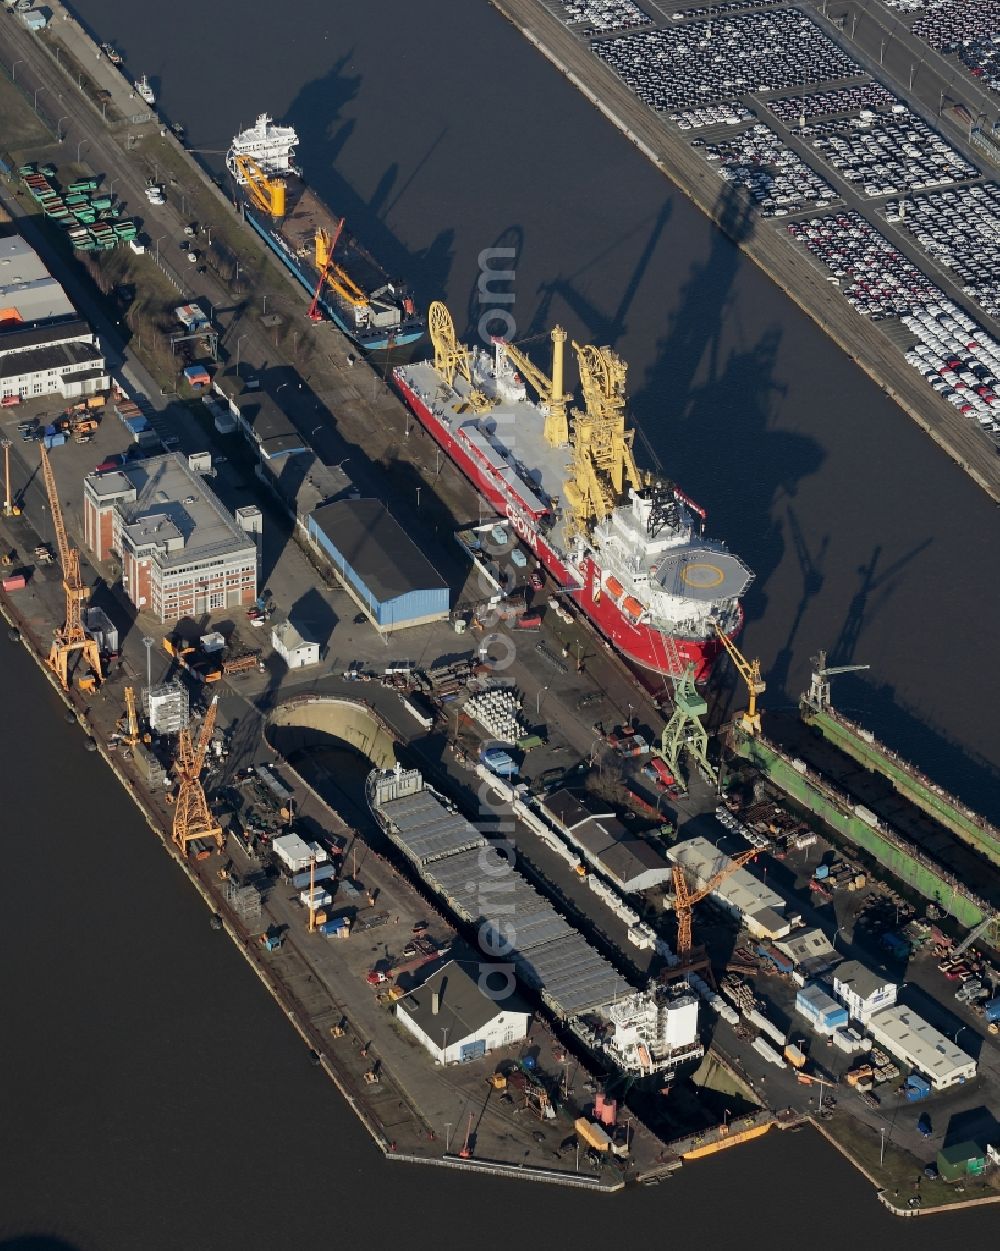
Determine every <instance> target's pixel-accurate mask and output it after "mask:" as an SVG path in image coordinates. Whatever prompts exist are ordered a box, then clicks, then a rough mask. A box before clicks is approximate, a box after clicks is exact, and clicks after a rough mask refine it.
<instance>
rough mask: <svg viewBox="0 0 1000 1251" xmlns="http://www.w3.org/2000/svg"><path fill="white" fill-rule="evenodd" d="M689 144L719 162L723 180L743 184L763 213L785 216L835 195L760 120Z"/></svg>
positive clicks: (831, 198)
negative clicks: (731, 133) (727, 135)
mask: <svg viewBox="0 0 1000 1251" xmlns="http://www.w3.org/2000/svg"><path fill="white" fill-rule="evenodd" d="M692 147H699V148H700V149H701V152H702V155H703V156H704V157H705V159H706V160H708V161H717V162H719V176H720V177H721V178H723V179H725V181H726V182H730V183H734V184H735V185H737V186H741V187H745V188H746V190H747V191H748V192H749V193H750V196H751V198H752V199H753V201H754V203H755V204H756V205H757V208H758V209H759V210H760V213H761V216H763V217H787V216H788V214H789V213H795V212H800V211H801V210H802V209H804V208H808V207H811V206H812V205H813V204H815V205H819V206H820V207H823V206H825V205H827V204H829V203H830V202H831V200H835V199H836V198H837V193H836V192H835V191H834V189H833V187H831V186H830V184H829V183H828V182H827V181H826V180H825V179H823V178H821V177H820V176H819V174H817V173H816V172H815V170H812V169H810V168H809V166H808V165H806V163H805V162H804V161H803V160H802V159H801V158H800V157H799V156H798V155H797V154H796V153H795V152H793V151H792V150H791V148H789V147H788V145H787V144H785V143H783V142H782V140H781V139H779V138H778V136H777V135H776V134H775V133H774V131H773V130H771V129H770V127H768V126H765V125H763V123H761V122H758V123H757V124H756V125H755V126H751V127H750V128H749V130H745V131H742V132H741V133H740V134H738V135H734V136H733V137H732V138H730V139H724V140H719V141H718V142H717V143H706V142H705V141H704V140H702V139H695V140H694V141H693V143H692Z"/></svg>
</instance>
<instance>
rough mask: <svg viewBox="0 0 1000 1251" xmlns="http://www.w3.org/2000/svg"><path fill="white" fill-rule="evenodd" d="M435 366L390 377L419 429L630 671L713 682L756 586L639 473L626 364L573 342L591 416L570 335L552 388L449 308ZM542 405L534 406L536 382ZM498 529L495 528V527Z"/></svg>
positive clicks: (557, 332)
mask: <svg viewBox="0 0 1000 1251" xmlns="http://www.w3.org/2000/svg"><path fill="white" fill-rule="evenodd" d="M429 321H430V335H431V340H432V343H433V345H434V359H433V361H426V362H418V363H416V364H409V365H400V366H398V367H397V368H396V369H395V370H394V371H393V379H394V382H395V385H396V387H397V388H398V389H399V391H400V393H401V394H402V396H403V398H404V399H405V401H406V403H407V404H408V406H409V407H410V409H411V410H412V411H413V413H414V415H415V416H416V418H417V419H418V420H419V422H420V423H421V425H422V426H423V427H424V428H425V429H426V430H427V431H428V432H429V433H430V434H431V435H432V437H433V438H434V439H435V441H436V442H437V443H438V445H439V446H440V447H441V448H442V449H443V450H444V451H445V453H446V454H447V455H448V456H449V458H450V459H451V460H452V461H453V462H454V463H455V464H456V465H457V466H458V467H459V469H461V470H462V472H463V473H464V474H465V475H466V477H467V478H469V480H470V481H471V482H472V483H473V485H474V486H475V487H476V488H477V489H478V490H479V492H480V493H481V494H482V495H483V496H484V497H485V499H486V500H487V501H488V502H489V503H490V504H491V505H492V507H493V508H494V509H495V510H496V511H497V512H498V513H500V514H501V515H502V516H504V517H507V518H509V520H510V523H511V526H512V528H513V530H514V532H515V533H516V534H517V536H518V538H519V539H520V540H521V542H522V543H523V544H524V545H525V546H526V547H527V548H529V549H530V550H531V552H533V553H534V555H535V557H536V558H537V560H538V561H539V562H540V564H541V565H542V566H544V568H545V569H546V570H548V572H549V573H550V574H551V575H552V576H553V578H554V579H555V580H556V582H557V583H558V586H559V588H560V590H561V591H562V592H563V593H564V594H565V595H566V596H568V597H570V598H571V599H572V600H573V601H575V603H576V605H577V607H578V608H579V610H580V611H581V612H582V613H583V614H584V615H585V616H586V617H588V618H589V619H590V620H591V621H592V622H593V623H594V625H595V626H596V627H597V628H598V630H600V632H601V633H602V634H603V635H604V636H605V638H606V639H607V640H608V641H609V642H610V643H611V644H612V645H613V646H614V647H615V648H616V649H617V650H618V651H619V652H620V653H621V655H622V656H623V657H625V659H626V660H628V661H629V662H631V663H632V664H633V665H635V666H637V667H638V668H639V669H641V670H643V671H647V672H651V674H652V675H654V686H655V684H656V681H658V678H657V677H656V676H655V675H662V676H671V675H679V674H681V673H683V672H684V671H685V670H687V669H688V666H691V667H693V676H694V678H695V680H696V681H703V680H705V679H706V678H707V677H708V674H709V672H710V669H711V666H712V663H713V661H714V660H715V658H716V656H717V655H718V654H719V652H720V650H721V648H722V646H723V644H722V640H721V638H720V634H723V633H724V634H725V635H727V637H729V638H733V637H734V636H735V635H736V634H737V633H738V632H739V630H740V628H741V626H742V624H743V610H742V607H741V604H740V597H741V596H742V595H743V594H744V592H745V591H746V589H747V587H748V586H749V584H750V582H751V581H752V578H753V575H752V574H751V572H750V570H749V569H747V567H746V566H745V565H744V564H743V562H742V561H741V560H740V559H739V557H738V556H735V555H733V554H732V553H731V552H729V551H728V550H727V549H726V547H725V546H724V545H723V544H722V543H720V542H717V541H716V540H713V539H710V538H706V537H705V522H706V515H705V511H704V509H702V508H700V507H699V506H698V505H697V504H695V503H694V501H693V500H691V499H689V498H688V496H687V495H685V494H684V492H683V491H682V490H681V489H680V488H679V487H678V486H677V485H676V484H675V483H673V482H670V481H668V480H667V479H666V478H665V477H662V476H659V475H653V476H651V475H649V474H641V473H640V472H639V470H638V469H637V467H636V464H635V460H634V457H633V453H632V442H633V439H634V431H632V430H630V429H628V427H627V423H626V417H625V405H626V399H625V377H626V368H627V367H626V365H625V363H624V362H623V361H622V360H621V359H620V358H619V357H618V356H617V355H616V353H615V352H613V351H612V350H611V349H610V348H607V347H602V348H595V347H591V346H584V347H580V346H579V345H577V344H574V345H573V346H574V348H575V350H576V354H577V360H578V363H579V366H580V377H581V383H582V390H583V395H584V407H583V408H582V409H575V408H574V409H572V410H570V408H569V404H570V402H571V397H570V396H568V395H566V394H565V393H564V392H563V382H562V377H563V344H564V343H565V340H566V332H565V331H564V330H562V329H560V328H559V327H556V328H555V329H554V330H553V331H552V375H551V377H547V376H546V375H545V374H544V373H543V372H542V371H541V370H540V369H539V368H538V367H537V366H536V365H534V364H533V362H532V361H531V360H529V358H528V357H527V356H525V355H524V354H523V353H522V352H521V350H520V349H519V348H517V347H515V346H514V345H513V344H510V343H507V342H504V341H502V340H495V341H494V343H493V346H492V350H490V349H486V348H477V349H469V348H467V347H465V346H463V345H462V344H460V343H458V342H457V341H456V338H455V330H454V324H453V323H452V320H451V316H450V314H449V313H448V310H447V309H446V308H445V306H444V305H443V304H438V303H436V304H433V305H431V309H430V318H429ZM525 380H527V381H529V382H530V383H531V385H532V389H533V390H534V391H535V393H536V394H537V396H538V401H537V402H536V401H535V400H533V399H531V398H529V396H528V394H527V389H526V382H525ZM487 528H488V527H487Z"/></svg>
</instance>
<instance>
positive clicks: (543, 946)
mask: <svg viewBox="0 0 1000 1251" xmlns="http://www.w3.org/2000/svg"><path fill="white" fill-rule="evenodd" d="M380 811H381V813H382V815H383V816H384V817H385V818H386V819H387V822H388V825H389V828H390V831H391V833H392V835H393V837H394V840H395V841H396V842H397V843H398V844H399V845H400V846H401V847H402V848H403V849H404V851H405V852H406V854H407V855H408V856H409V857H410V858H411V859H412V860H414V861H416V863H417V864H418V865H419V866H420V872H421V875H422V876H423V878H424V880H425V881H426V882H427V883H428V884H429V885H430V886H431V887H432V888H433V889H435V890H436V891H438V892H439V893H440V894H441V895H442V896H443V897H444V898H445V899H447V900H448V902H449V904H450V905H451V906H452V907H453V908H454V910H455V911H456V912H457V913H458V914H459V916H461V917H462V918H463V920H465V921H467V922H469V923H471V924H476V925H478V924H480V923H482V924H484V925H485V927H486V931H487V933H488V934H490V935H492V936H494V937H495V940H496V942H495V945H496V946H497V947H498V948H499V949H501V950H502V944H501V942H500V940H503V945H505V944H506V943H511V944H513V950H511V951H510V954H509V959H510V960H512V961H513V963H514V965H515V967H516V969H517V972H518V975H519V976H520V977H521V978H522V980H523V981H524V982H525V983H526V984H527V985H529V986H534V987H537V988H538V989H539V990H540V992H541V993H542V995H543V996H544V997H545V998H546V999H547V1000H548V1001H549V1002H550V1003H551V1004H552V1006H553V1007H554V1008H555V1010H556V1011H557V1012H560V1013H561V1014H562V1015H564V1016H568V1017H571V1016H578V1015H579V1014H580V1013H581V1012H587V1011H591V1010H593V1009H595V1008H599V1007H603V1006H604V1005H605V1004H609V1003H612V1002H613V1001H614V1000H615V999H616V998H621V997H622V996H623V995H626V994H629V993H631V992H632V991H633V989H634V988H633V987H631V986H629V984H628V983H627V982H626V981H625V980H624V978H622V977H621V976H620V975H619V974H618V972H617V970H616V969H615V968H614V967H613V966H612V965H611V964H609V963H608V961H607V960H605V959H604V957H603V956H602V955H600V953H599V952H597V951H596V950H595V949H594V948H593V947H591V946H590V944H589V943H588V942H587V941H586V939H585V938H584V937H583V935H582V934H581V933H580V932H579V931H578V930H575V929H573V928H572V926H570V925H569V923H568V922H567V921H566V920H564V918H563V917H561V916H560V915H559V913H558V912H557V911H556V910H555V908H554V907H553V906H552V904H550V903H549V901H548V900H547V899H546V898H545V897H544V896H543V895H541V894H540V893H539V892H538V891H537V890H535V888H534V887H533V886H532V885H531V884H530V883H529V882H528V881H527V879H526V878H524V877H522V876H521V874H520V873H519V872H518V871H517V869H516V868H514V867H513V866H511V865H510V864H509V862H507V859H506V857H501V855H500V852H499V851H497V849H496V848H494V847H492V846H491V845H490V844H489V843H487V841H486V839H484V838H483V836H482V835H481V834H480V833H479V832H478V831H477V830H476V829H475V828H474V827H473V826H472V825H471V824H470V823H469V822H468V821H466V820H465V818H464V817H461V816H460V815H458V814H456V813H454V812H451V811H449V809H448V808H447V807H446V806H445V805H444V803H443V802H442V801H441V800H440V799H439V798H438V796H436V795H435V794H434V792H433V791H431V790H429V789H427V788H424V789H423V790H422V791H420V792H418V793H417V794H416V795H413V796H409V797H406V798H404V799H392V800H389V801H387V802H385V803H383V804H382V805H381V809H380Z"/></svg>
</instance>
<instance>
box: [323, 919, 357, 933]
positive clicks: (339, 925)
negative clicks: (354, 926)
mask: <svg viewBox="0 0 1000 1251" xmlns="http://www.w3.org/2000/svg"><path fill="white" fill-rule="evenodd" d="M349 928H350V926H349V925H348V921H347V917H335V918H334V920H332V921H324V923H323V924H322V925H321V926H320V927H319V932H320V933H321V934H325V935H326V936H327V937H328V938H330V937H333V938H336V937H337V936H338V935H339V934H343V932H344V931H345V930H346V929H349Z"/></svg>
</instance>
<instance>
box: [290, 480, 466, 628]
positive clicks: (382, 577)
mask: <svg viewBox="0 0 1000 1251" xmlns="http://www.w3.org/2000/svg"><path fill="white" fill-rule="evenodd" d="M313 520H314V521H315V523H316V525H317V526H318V527H319V529H320V530H321V531H322V532H323V534H324V535H325V536H326V538H327V539H328V540H329V542H330V543H331V544H332V545H333V547H335V548H336V549H337V551H338V552H340V554H341V555H342V556H343V557H344V559H345V560H346V561H347V563H348V564H349V565H350V566H351V568H352V569H353V570H354V572H355V573H356V574H357V575H358V577H360V578H361V580H362V581H363V582H364V584H365V586H367V587H368V589H369V590H370V591H371V593H372V595H373V596H374V597H375V599H377V600H378V601H379V603H383V604H384V603H386V602H387V601H389V600H393V599H397V598H398V597H399V596H401V595H407V594H409V592H411V591H424V590H432V589H433V590H440V589H443V588H447V585H448V584H447V583H446V582H445V580H444V579H443V578H442V577H441V575H440V574H439V573H438V571H437V570H436V569H435V568H434V566H433V565H432V564H431V562H430V561H429V560H428V559H427V557H426V556H425V555H424V554H423V552H421V550H420V548H419V547H417V545H416V544H415V543H414V542H413V540H412V539H411V538H410V536H409V535H408V534H407V533H406V531H405V530H404V529H403V527H402V526H401V525H400V524H399V523H398V522H397V521H396V520H395V518H394V517H393V516H392V514H391V513H390V512H389V511H388V509H387V508H386V506H385V505H384V504H383V503H382V501H381V500H375V499H364V500H336V501H335V502H334V503H332V504H325V505H324V506H323V507H322V508H317V509H316V511H315V512H314V513H313Z"/></svg>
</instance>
